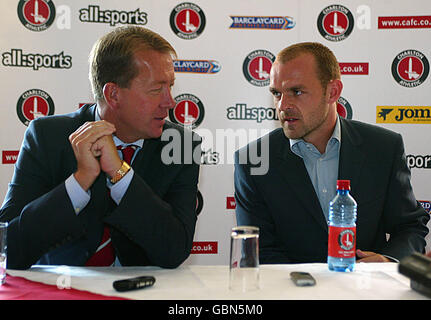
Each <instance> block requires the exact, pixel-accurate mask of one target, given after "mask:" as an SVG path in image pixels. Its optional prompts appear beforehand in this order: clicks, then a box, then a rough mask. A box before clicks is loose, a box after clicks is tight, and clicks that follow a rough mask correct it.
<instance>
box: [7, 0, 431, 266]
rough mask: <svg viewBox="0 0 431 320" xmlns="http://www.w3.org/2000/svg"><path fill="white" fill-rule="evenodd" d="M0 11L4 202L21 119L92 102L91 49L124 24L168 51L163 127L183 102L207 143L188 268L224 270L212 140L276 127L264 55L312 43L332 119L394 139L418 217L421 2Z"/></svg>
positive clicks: (121, 4) (423, 179) (218, 147)
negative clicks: (337, 69) (171, 60)
mask: <svg viewBox="0 0 431 320" xmlns="http://www.w3.org/2000/svg"><path fill="white" fill-rule="evenodd" d="M2 4H3V6H2V10H1V11H0V21H2V28H1V29H0V50H1V54H2V63H1V64H0V72H1V78H0V84H1V85H0V96H1V97H2V98H1V106H0V107H1V111H2V112H1V114H2V117H1V118H0V123H1V127H0V148H1V150H2V164H1V166H0V178H1V181H3V183H2V184H0V194H1V195H2V196H3V197H4V195H5V194H6V191H7V181H10V179H11V177H12V174H13V163H14V159H16V155H17V153H18V150H19V148H20V144H21V141H22V138H23V134H24V131H25V129H26V128H27V126H26V125H27V124H28V121H30V120H32V119H33V118H34V116H35V115H36V116H45V115H47V114H62V113H68V112H71V111H74V110H76V109H77V108H79V106H80V104H82V103H87V102H92V101H93V99H92V95H91V90H90V85H89V82H88V77H87V73H88V63H87V59H88V53H89V51H90V49H91V46H92V44H93V43H94V41H95V40H96V39H97V38H98V37H100V36H101V35H103V34H105V33H106V32H108V31H110V30H112V28H114V27H116V26H120V25H125V24H132V23H133V24H140V25H143V26H145V27H148V28H150V29H152V30H154V31H156V32H158V33H160V34H161V35H162V36H164V37H165V38H166V39H167V40H168V41H170V42H171V43H172V44H173V46H174V47H175V48H176V50H177V52H178V60H179V61H176V62H175V67H176V68H177V71H178V72H177V74H176V78H177V81H176V85H175V87H174V89H173V95H174V97H176V99H177V107H176V112H173V113H172V115H171V120H173V121H179V122H180V123H184V121H185V120H187V119H184V118H182V116H181V114H184V107H185V104H186V102H187V105H188V115H189V120H190V119H191V122H190V123H189V125H191V126H192V127H194V130H196V131H198V132H200V133H201V134H202V135H203V136H204V137H205V138H206V140H205V143H204V151H206V153H205V156H204V159H203V160H204V162H205V164H204V165H202V167H201V175H200V182H199V190H200V194H201V195H202V198H201V199H200V201H199V203H198V206H199V208H200V209H201V210H200V213H199V217H198V223H197V228H196V234H195V246H194V249H193V252H192V254H191V255H190V258H189V259H188V260H187V263H191V264H226V263H228V258H229V236H230V228H231V227H232V226H234V225H235V210H234V208H235V203H234V200H233V195H234V187H233V164H232V151H233V150H232V147H229V146H228V145H225V146H223V144H222V143H221V141H222V138H223V137H224V136H225V135H226V134H228V133H229V132H228V131H227V130H228V129H231V131H230V138H231V140H232V139H233V140H236V141H237V145H236V147H235V149H237V148H238V147H240V146H242V145H244V144H245V143H246V141H244V140H243V141H240V140H241V139H239V134H243V135H244V134H245V137H246V139H248V140H254V139H255V138H257V137H258V136H260V135H262V134H264V133H265V132H267V131H268V130H272V129H274V128H276V127H278V120H277V119H275V112H274V109H273V108H274V106H273V105H272V101H271V96H270V94H269V91H268V85H267V82H268V81H267V73H268V72H269V68H270V66H271V62H272V61H271V59H273V56H274V55H276V54H277V53H278V52H279V51H280V50H281V49H282V48H284V47H286V46H288V45H290V44H292V43H295V42H300V41H318V42H321V43H323V44H325V45H326V46H328V47H329V48H331V49H332V50H333V51H334V53H335V55H336V56H337V57H338V59H339V62H340V63H341V64H342V67H343V69H342V70H343V76H342V80H343V82H344V89H343V93H342V99H341V100H340V101H339V102H340V103H339V107H340V114H342V115H343V116H346V117H349V118H353V119H357V120H361V121H364V122H368V123H372V124H376V123H377V124H378V125H381V126H384V127H386V128H389V129H391V130H394V131H396V132H399V133H401V134H402V135H403V137H404V142H405V147H406V154H407V155H408V159H409V164H410V165H411V170H412V184H413V187H414V191H415V194H416V197H417V199H418V200H420V201H421V202H422V204H423V205H424V207H425V208H426V209H427V210H428V211H429V208H430V200H431V191H430V188H429V187H428V179H430V178H431V170H430V169H431V150H430V148H429V145H430V142H431V136H430V134H429V124H430V123H431V115H430V112H431V103H430V83H431V80H430V79H429V76H428V72H429V62H428V61H429V59H431V43H430V41H429V39H430V35H431V29H430V28H431V2H429V1H428V0H415V1H410V2H408V3H407V2H406V1H402V0H381V1H372V0H367V1H366V0H362V1H357V0H349V1H335V2H334V1H326V0H289V1H286V0H268V1H260V0H234V1H226V0H221V1H204V0H195V1H193V2H192V3H190V2H181V1H173V0H164V1H157V0H146V1H143V0H141V1H138V0H127V1H114V0H105V1H94V0H93V1H91V0H74V1H67V0H53V1H49V0H26V1H24V0H21V1H17V0H4V1H3V3H2ZM54 11H55V12H54ZM244 64H245V69H246V72H244V70H243V69H244ZM392 65H394V68H392ZM186 114H187V112H186ZM400 115H404V118H403V119H401V117H400ZM396 116H398V118H397V117H396ZM217 134H219V135H218V136H217ZM211 135H212V136H211ZM216 137H218V138H216ZM235 137H237V139H234V138H235ZM428 243H430V240H429V238H428ZM429 249H430V246H429V245H428V250H429Z"/></svg>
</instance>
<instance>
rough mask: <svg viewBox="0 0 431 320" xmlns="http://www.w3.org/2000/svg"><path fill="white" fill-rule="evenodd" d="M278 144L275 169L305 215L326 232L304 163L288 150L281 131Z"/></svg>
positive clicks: (287, 143) (287, 144)
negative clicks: (310, 217)
mask: <svg viewBox="0 0 431 320" xmlns="http://www.w3.org/2000/svg"><path fill="white" fill-rule="evenodd" d="M279 143H280V147H279V150H280V153H279V154H278V157H277V158H278V159H277V164H276V166H275V167H276V168H277V170H278V172H279V174H280V176H282V177H283V178H284V180H285V181H286V182H287V184H288V185H289V186H290V188H291V190H292V191H293V192H294V193H295V195H296V198H297V199H298V200H299V201H300V202H301V203H302V205H303V206H304V208H305V209H306V211H307V213H309V214H311V215H312V216H313V218H314V219H315V220H316V222H317V223H318V225H319V226H321V227H322V228H323V229H324V230H328V225H327V222H326V220H325V216H324V215H323V212H322V208H321V207H320V202H319V199H318V198H317V195H316V192H315V191H314V187H313V184H312V182H311V180H310V177H309V176H308V172H307V169H306V168H305V164H304V161H303V160H302V159H301V158H300V157H298V156H297V155H295V154H294V153H293V152H292V151H291V150H290V144H289V140H288V139H286V138H285V137H284V134H283V131H281V136H280V138H279ZM294 214H301V213H300V212H299V213H294Z"/></svg>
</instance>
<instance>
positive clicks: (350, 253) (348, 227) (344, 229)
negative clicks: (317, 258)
mask: <svg viewBox="0 0 431 320" xmlns="http://www.w3.org/2000/svg"><path fill="white" fill-rule="evenodd" d="M356 210H357V204H356V201H355V199H353V197H352V196H351V195H350V180H337V195H336V196H335V198H334V199H333V200H332V201H331V202H330V203H329V237H328V268H329V270H332V271H339V272H350V271H353V269H354V267H355V262H356V255H355V251H356Z"/></svg>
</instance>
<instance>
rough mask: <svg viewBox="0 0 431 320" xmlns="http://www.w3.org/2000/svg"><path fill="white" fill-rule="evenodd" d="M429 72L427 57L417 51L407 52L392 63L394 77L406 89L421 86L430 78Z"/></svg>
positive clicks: (399, 55)
mask: <svg viewBox="0 0 431 320" xmlns="http://www.w3.org/2000/svg"><path fill="white" fill-rule="evenodd" d="M429 70H430V66H429V62H428V59H427V57H425V55H424V54H423V53H421V52H419V51H417V50H405V51H403V52H401V53H400V54H398V55H397V56H396V57H395V59H394V61H393V62H392V76H393V77H394V79H395V81H397V82H398V83H399V84H400V85H402V86H403V87H406V88H414V87H417V86H419V85H421V84H422V83H423V82H424V81H425V79H426V78H427V77H428V74H429Z"/></svg>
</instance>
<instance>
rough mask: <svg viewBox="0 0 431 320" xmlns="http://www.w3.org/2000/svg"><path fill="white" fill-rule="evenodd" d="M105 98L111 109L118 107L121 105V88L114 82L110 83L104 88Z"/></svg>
mask: <svg viewBox="0 0 431 320" xmlns="http://www.w3.org/2000/svg"><path fill="white" fill-rule="evenodd" d="M103 97H104V98H105V101H106V103H107V104H108V105H109V106H111V107H114V108H115V107H117V106H118V103H119V87H118V86H117V84H115V83H113V82H108V83H106V84H105V85H104V86H103Z"/></svg>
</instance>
